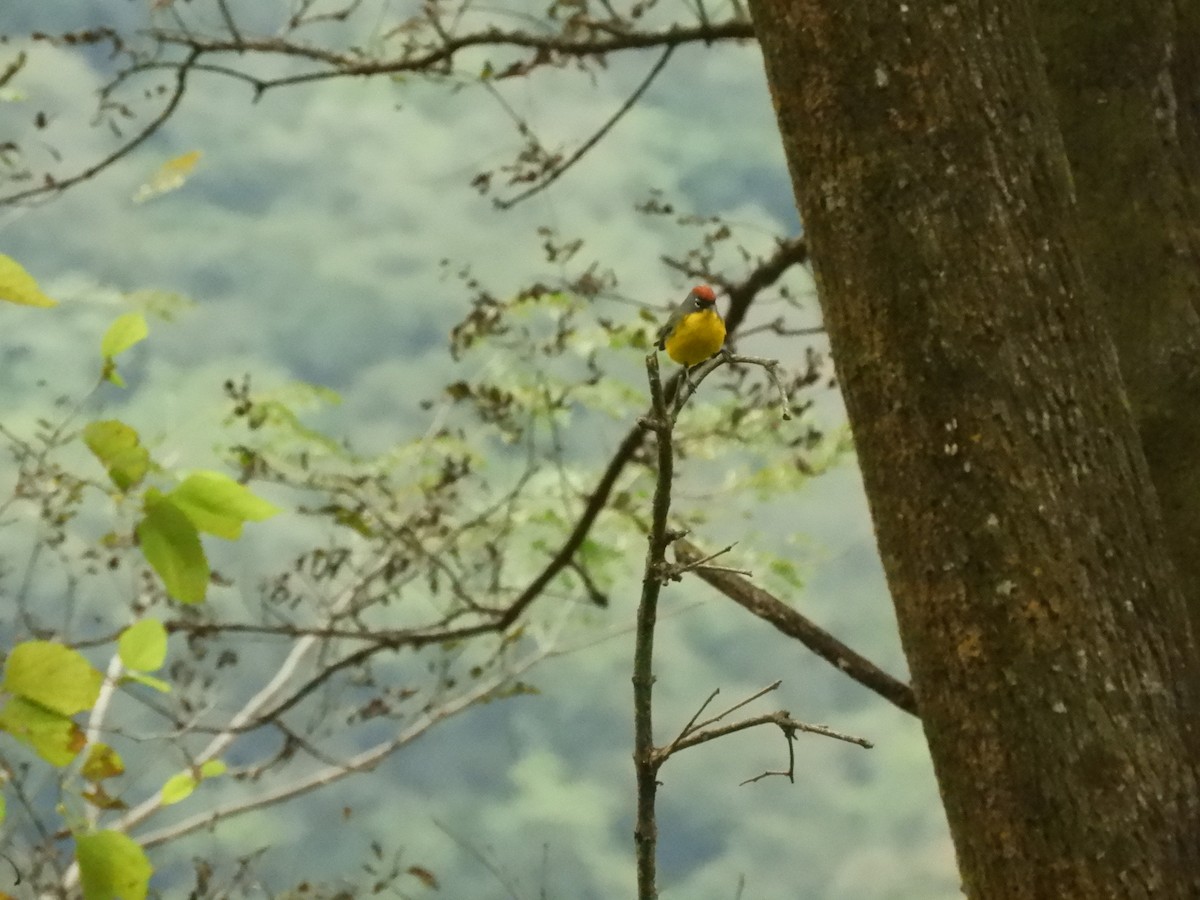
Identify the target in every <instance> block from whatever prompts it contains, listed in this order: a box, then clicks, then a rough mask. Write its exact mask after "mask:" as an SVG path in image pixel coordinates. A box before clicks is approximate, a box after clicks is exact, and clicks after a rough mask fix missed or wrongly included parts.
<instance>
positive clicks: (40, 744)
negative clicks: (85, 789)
mask: <svg viewBox="0 0 1200 900" xmlns="http://www.w3.org/2000/svg"><path fill="white" fill-rule="evenodd" d="M0 730H3V731H7V732H8V733H9V734H11V735H12V736H13V737H14V738H16V739H17V740H19V741H21V742H22V743H25V744H28V745H29V746H31V747H32V748H33V749H34V750H35V751H37V755H38V756H40V757H41V758H42V759H44V760H45V761H46V762H48V763H50V765H52V766H65V765H67V764H68V763H70V762H71V760H73V759H74V758H75V754H77V753H78V752H79V751H80V750H82V749H83V745H84V743H85V742H86V739H85V738H84V735H83V731H82V730H81V729H80V727H79V726H78V725H76V724H75V723H74V722H73V721H71V720H70V719H69V718H67V717H66V716H61V715H59V714H58V713H56V712H51V711H50V710H48V709H46V708H45V707H43V706H38V705H37V704H36V703H32V702H30V701H28V700H26V699H24V698H23V697H10V698H9V700H8V702H7V703H6V704H4V708H3V709H0Z"/></svg>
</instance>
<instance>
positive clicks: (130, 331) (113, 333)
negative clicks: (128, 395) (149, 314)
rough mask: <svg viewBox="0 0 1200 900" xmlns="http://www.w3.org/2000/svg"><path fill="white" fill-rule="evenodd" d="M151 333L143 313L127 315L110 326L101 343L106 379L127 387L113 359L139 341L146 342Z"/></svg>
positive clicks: (119, 317)
mask: <svg viewBox="0 0 1200 900" xmlns="http://www.w3.org/2000/svg"><path fill="white" fill-rule="evenodd" d="M148 333H149V332H148V331H147V330H146V317H145V316H143V315H142V314H141V313H125V314H124V315H123V316H118V317H117V320H116V321H115V322H113V323H112V324H111V325H110V326H108V331H106V332H105V333H104V337H103V338H102V339H101V341H100V355H101V356H103V357H104V373H103V374H104V378H105V379H107V380H108V381H111V382H112V383H113V384H115V385H116V386H117V387H125V380H124V379H123V378H122V377H121V376H120V375H119V374H117V367H116V364H115V363H114V362H113V358H114V357H116V356H118V355H119V354H121V353H124V352H125V351H126V350H128V349H129V348H130V347H132V346H133V345H134V344H136V343H138V342H139V341H144V340H145V339H146V335H147V334H148Z"/></svg>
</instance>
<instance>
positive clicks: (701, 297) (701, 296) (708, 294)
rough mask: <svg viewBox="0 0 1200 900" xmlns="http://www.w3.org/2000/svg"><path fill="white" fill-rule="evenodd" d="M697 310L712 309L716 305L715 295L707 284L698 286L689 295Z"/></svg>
mask: <svg viewBox="0 0 1200 900" xmlns="http://www.w3.org/2000/svg"><path fill="white" fill-rule="evenodd" d="M689 296H690V297H691V299H692V302H693V303H695V305H696V308H697V309H712V308H713V307H714V306H716V305H717V295H716V294H715V293H714V292H713V289H712V288H710V287H709V286H708V285H707V284H698V285H696V286H695V287H694V288H692V293H691V294H690V295H689Z"/></svg>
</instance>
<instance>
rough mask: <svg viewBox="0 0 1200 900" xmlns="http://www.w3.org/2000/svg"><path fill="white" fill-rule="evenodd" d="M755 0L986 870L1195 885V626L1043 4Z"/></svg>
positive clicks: (1081, 891) (973, 870)
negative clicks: (1067, 120) (1114, 329)
mask: <svg viewBox="0 0 1200 900" xmlns="http://www.w3.org/2000/svg"><path fill="white" fill-rule="evenodd" d="M752 8H753V10H754V15H755V22H756V30H757V32H758V35H759V40H760V42H761V45H762V49H763V55H764V59H765V63H766V69H767V76H768V80H769V82H770V84H771V89H772V93H773V96H774V100H775V106H776V111H777V114H778V118H779V124H780V130H781V132H782V136H783V142H784V147H785V150H786V152H787V157H788V163H789V167H790V170H791V173H792V181H793V184H794V187H795V193H796V198H797V203H798V205H799V208H800V211H801V215H802V218H803V221H804V225H805V229H806V233H807V236H808V238H809V242H810V248H811V251H812V258H813V263H814V270H815V274H816V277H817V285H818V290H819V293H820V297H821V303H822V307H823V310H824V314H825V321H826V327H827V329H828V332H829V337H830V341H831V343H832V347H833V352H834V357H835V362H836V364H837V368H838V372H839V376H840V378H841V382H842V387H843V391H844V393H845V397H846V403H847V407H848V410H849V415H850V422H851V426H852V428H853V430H854V435H855V441H856V445H857V448H858V455H859V462H860V465H861V467H862V470H863V476H864V480H865V483H866V488H867V495H868V499H869V501H870V506H871V512H872V517H873V519H874V522H875V530H876V536H877V540H878V543H879V548H880V552H881V555H882V558H883V564H884V568H885V571H886V573H887V577H888V584H889V588H890V590H891V593H892V597H893V601H894V603H895V605H896V611H897V616H898V619H899V623H900V630H901V638H902V641H903V643H904V649H905V653H906V655H907V657H908V661H909V666H910V668H911V670H912V676H913V685H914V688H915V689H916V692H917V696H918V701H919V705H920V709H921V717H922V721H923V723H924V727H925V731H926V735H927V737H928V740H929V746H930V751H931V754H932V757H933V761H934V766H935V770H936V773H937V777H938V783H939V786H940V789H941V793H942V799H943V802H944V805H945V807H946V812H947V817H948V819H949V823H950V828H951V832H952V835H953V837H954V841H955V846H956V849H957V853H958V859H959V867H960V870H961V873H962V877H963V882H964V887H965V889H966V892H967V894H968V895H969V896H971V897H982V898H994V897H1001V898H1009V897H1012V898H1023V897H1031V898H1032V897H1037V898H1062V897H1087V898H1104V897H1114V898H1116V897H1120V898H1143V897H1144V898H1150V897H1154V898H1184V897H1195V896H1198V895H1200V843H1198V842H1197V841H1196V835H1197V834H1200V793H1198V783H1200V777H1198V772H1197V762H1196V761H1197V755H1196V748H1197V743H1196V740H1197V728H1196V724H1195V723H1197V722H1200V708H1198V707H1197V690H1196V686H1197V680H1196V678H1197V676H1196V647H1195V645H1194V642H1193V639H1192V636H1191V629H1190V628H1189V621H1188V616H1187V613H1186V609H1185V604H1184V599H1183V591H1182V589H1181V586H1180V580H1179V578H1178V576H1177V574H1176V572H1175V570H1174V568H1173V566H1172V564H1171V561H1170V559H1169V558H1168V552H1167V549H1166V544H1165V540H1164V536H1163V530H1162V524H1161V514H1160V510H1159V508H1158V503H1157V499H1156V496H1155V492H1154V488H1153V486H1152V484H1151V481H1150V477H1149V474H1148V471H1147V466H1146V462H1145V458H1144V456H1143V454H1142V450H1141V447H1140V443H1139V437H1138V433H1137V430H1136V428H1135V424H1134V420H1133V417H1132V415H1131V412H1130V407H1129V401H1128V399H1127V397H1126V394H1125V391H1124V389H1123V386H1122V382H1121V378H1120V373H1119V371H1118V363H1117V357H1116V353H1115V352H1114V348H1113V343H1112V339H1111V337H1110V336H1109V334H1108V331H1107V329H1106V328H1105V327H1104V325H1103V322H1102V320H1101V317H1100V315H1099V314H1098V313H1099V310H1100V303H1099V300H1098V299H1096V297H1095V296H1093V294H1092V289H1091V285H1090V283H1089V278H1088V276H1087V275H1086V274H1085V269H1084V266H1083V264H1082V262H1081V257H1082V254H1083V251H1082V249H1081V248H1082V247H1083V235H1082V234H1081V219H1080V216H1079V214H1078V212H1077V210H1076V208H1075V205H1074V202H1073V195H1072V182H1071V174H1070V171H1069V168H1068V165H1067V158H1066V152H1065V148H1064V145H1063V141H1062V137H1061V134H1060V132H1059V129H1058V124H1057V121H1056V118H1055V106H1054V100H1053V98H1052V95H1051V91H1050V87H1049V84H1048V82H1047V78H1046V74H1045V70H1044V68H1043V61H1042V59H1041V57H1040V55H1039V52H1038V47H1037V44H1036V41H1035V34H1034V23H1033V20H1032V18H1031V15H1030V12H1029V9H1028V7H1027V6H1026V4H1025V3H1022V2H1015V3H1014V2H1012V0H961V2H957V3H946V2H942V0H938V2H927V0H906V2H903V3H900V2H897V3H879V2H878V0H757V2H753V3H752ZM1093 313H1096V314H1093Z"/></svg>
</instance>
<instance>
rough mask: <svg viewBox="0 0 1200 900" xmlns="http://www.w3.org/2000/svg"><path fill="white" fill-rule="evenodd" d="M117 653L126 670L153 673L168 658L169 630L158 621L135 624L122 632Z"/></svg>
mask: <svg viewBox="0 0 1200 900" xmlns="http://www.w3.org/2000/svg"><path fill="white" fill-rule="evenodd" d="M117 653H118V654H119V655H120V657H121V664H122V665H124V666H125V668H127V669H133V670H135V671H138V672H153V671H155V670H156V669H159V668H161V667H162V664H163V660H165V659H166V658H167V629H165V628H163V624H162V622H160V621H158V620H157V619H142V620H141V621H140V622H134V623H133V624H132V625H130V626H129V627H128V628H126V629H125V630H124V631H122V632H121V638H120V640H118V641H117Z"/></svg>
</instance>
